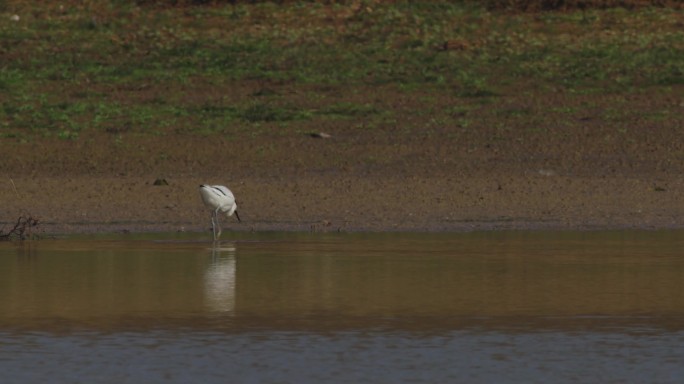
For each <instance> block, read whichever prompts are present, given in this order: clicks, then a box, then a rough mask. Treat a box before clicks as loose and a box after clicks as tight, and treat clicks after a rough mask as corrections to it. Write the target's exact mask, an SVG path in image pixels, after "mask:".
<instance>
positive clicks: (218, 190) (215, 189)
mask: <svg viewBox="0 0 684 384" xmlns="http://www.w3.org/2000/svg"><path fill="white" fill-rule="evenodd" d="M211 189H213V190H214V191H216V192H218V193H220V194H222V195H223V196H228V195H226V193H225V192H223V191H222V190H221V189H220V188H216V187H211Z"/></svg>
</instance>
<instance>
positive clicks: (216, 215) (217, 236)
mask: <svg viewBox="0 0 684 384" xmlns="http://www.w3.org/2000/svg"><path fill="white" fill-rule="evenodd" d="M218 211H219V209H218V208H216V210H215V211H214V217H216V226H217V227H218V235H216V236H215V237H214V240H216V239H218V238H219V237H221V223H220V222H219V215H218Z"/></svg>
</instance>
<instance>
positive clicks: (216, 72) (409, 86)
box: [0, 0, 684, 140]
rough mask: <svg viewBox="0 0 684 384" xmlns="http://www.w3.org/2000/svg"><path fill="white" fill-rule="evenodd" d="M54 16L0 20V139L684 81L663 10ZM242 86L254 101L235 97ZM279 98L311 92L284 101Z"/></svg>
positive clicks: (683, 65)
mask: <svg viewBox="0 0 684 384" xmlns="http://www.w3.org/2000/svg"><path fill="white" fill-rule="evenodd" d="M62 4H64V7H63V8H62V9H60V8H59V7H58V5H52V4H37V5H35V4H34V5H31V4H29V5H24V4H23V3H16V4H14V3H7V4H4V5H3V7H2V9H1V10H0V11H1V12H2V14H0V17H1V18H2V19H3V20H9V15H10V14H14V13H15V12H16V13H18V14H19V13H21V14H22V15H25V16H23V17H22V18H21V20H20V21H18V22H7V21H4V22H2V23H0V60H1V64H0V91H1V92H0V93H1V94H0V119H1V122H2V123H1V124H0V130H2V132H0V133H1V134H2V136H3V137H14V136H17V137H18V136H21V137H26V136H27V135H28V136H30V135H39V136H45V137H56V138H60V139H68V140H77V139H78V138H79V133H82V132H84V131H88V130H94V131H107V132H115V133H122V132H138V133H142V134H167V133H183V134H192V133H193V132H194V133H199V134H212V133H214V132H222V133H226V131H230V129H231V126H240V127H244V125H245V124H246V125H250V124H283V123H285V124H286V123H288V122H297V121H325V120H339V119H340V118H346V119H366V118H369V117H372V116H377V115H383V114H384V118H383V119H384V120H391V119H388V118H387V117H388V116H393V115H395V114H396V113H397V111H392V110H388V109H387V107H382V106H378V105H377V103H376V102H375V101H374V100H373V99H372V97H370V96H368V99H364V100H353V101H349V100H336V99H334V98H333V99H332V100H331V99H330V98H329V96H330V95H336V94H345V95H349V94H354V90H355V89H359V90H367V89H369V88H373V87H391V89H393V90H396V92H402V93H404V94H409V95H410V94H413V93H420V94H424V93H426V92H427V93H430V94H432V95H434V96H435V98H436V99H440V98H442V97H445V98H446V97H448V98H456V99H463V102H462V104H463V105H469V104H470V103H472V102H473V101H478V100H485V102H486V100H488V99H492V98H497V97H501V96H505V95H510V94H517V93H520V92H522V91H525V90H535V89H536V90H539V89H542V90H543V89H561V90H563V91H567V92H575V93H594V94H596V93H599V94H608V93H620V92H629V91H630V90H631V89H634V88H636V87H639V88H648V87H662V88H668V87H672V86H679V85H682V84H684V55H682V54H681V52H682V51H683V50H684V31H682V29H681V28H680V25H679V23H681V21H680V19H681V17H680V16H679V15H678V13H677V11H676V10H672V9H667V8H642V9H639V10H637V11H626V10H623V9H609V10H587V11H572V12H550V13H543V14H511V13H499V12H496V11H490V10H488V9H486V8H484V7H482V6H478V5H476V4H477V3H468V2H465V3H461V2H448V1H435V2H424V3H422V2H421V3H414V2H397V3H395V4H384V3H379V2H368V3H363V2H362V3H360V4H361V5H359V6H356V5H354V4H346V5H345V4H331V5H323V4H319V3H310V2H287V3H286V4H283V5H277V4H272V3H263V4H237V5H234V6H233V5H228V4H226V5H217V6H207V7H202V6H196V7H178V8H174V7H155V6H152V5H149V6H141V7H140V6H136V5H134V3H133V2H131V3H126V2H121V1H113V0H112V1H111V2H107V1H103V2H99V3H97V4H91V3H88V4H87V5H80V4H81V3H76V2H68V1H67V2H62ZM236 84H253V86H252V88H254V89H252V90H251V91H249V92H242V93H239V92H235V93H233V92H231V88H233V87H234V86H235V85H236ZM284 87H289V88H290V89H292V88H297V87H301V89H305V90H306V92H305V94H304V95H302V96H300V97H298V98H297V100H295V101H289V100H287V97H288V96H287V94H286V93H281V92H280V91H279V89H282V88H284ZM274 89H275V90H274ZM357 94H358V93H357ZM363 97H365V96H361V97H357V99H358V98H360V99H363ZM326 100H327V101H326ZM321 103H323V104H324V105H321ZM402 113H410V112H407V111H402ZM415 113H419V112H415ZM383 119H380V120H383ZM458 119H459V120H461V121H466V120H464V118H463V117H458ZM376 120H377V119H376ZM468 120H469V119H468ZM236 129H237V128H236Z"/></svg>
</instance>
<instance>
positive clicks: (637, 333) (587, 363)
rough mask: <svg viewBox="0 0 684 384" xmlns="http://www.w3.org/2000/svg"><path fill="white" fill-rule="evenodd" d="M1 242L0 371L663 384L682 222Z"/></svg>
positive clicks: (673, 342) (675, 367)
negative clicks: (217, 239) (658, 227)
mask: <svg viewBox="0 0 684 384" xmlns="http://www.w3.org/2000/svg"><path fill="white" fill-rule="evenodd" d="M224 237H225V238H230V241H229V240H223V241H222V242H221V243H220V244H217V245H216V246H214V245H212V243H211V242H210V241H208V240H207V238H206V236H204V235H199V234H173V235H159V234H158V235H140V236H138V235H136V236H131V235H121V236H91V237H78V236H71V237H66V238H60V239H48V240H41V241H33V242H25V243H3V244H0V372H2V382H3V383H26V382H88V383H98V382H101V383H124V382H147V383H154V382H164V383H186V382H190V381H191V380H192V381H193V382H202V383H225V382H241V383H246V382H248V383H271V382H273V383H289V382H292V383H306V382H349V383H358V382H395V383H397V382H418V383H434V382H470V383H479V382H482V383H485V382H486V383H491V382H526V383H528V382H556V383H559V382H561V383H563V382H565V383H588V382H596V383H606V382H627V383H631V382H634V383H643V382H658V383H668V382H672V383H674V382H679V381H680V378H681V377H684V365H682V364H681V362H682V361H683V360H684V254H683V253H682V250H683V249H684V248H683V246H684V232H683V231H662V232H648V231H622V232H577V233H573V232H488V233H459V234H325V235H323V234H293V233H287V234H282V233H238V234H230V233H226V234H224Z"/></svg>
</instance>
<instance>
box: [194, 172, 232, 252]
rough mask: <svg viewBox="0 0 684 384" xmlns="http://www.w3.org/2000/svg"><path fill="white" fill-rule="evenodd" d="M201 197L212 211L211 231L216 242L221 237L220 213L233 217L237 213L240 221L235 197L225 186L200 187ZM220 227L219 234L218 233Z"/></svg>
mask: <svg viewBox="0 0 684 384" xmlns="http://www.w3.org/2000/svg"><path fill="white" fill-rule="evenodd" d="M200 196H202V201H203V202H204V205H206V206H207V208H209V209H211V230H212V231H213V232H214V240H217V239H218V238H219V237H220V236H221V224H220V223H219V218H218V212H219V211H221V212H222V213H224V212H225V213H226V215H228V216H231V215H232V214H233V212H235V217H237V219H238V221H240V215H238V212H237V204H236V203H235V196H233V192H231V191H230V189H228V188H226V187H224V186H223V185H200ZM216 227H218V233H216Z"/></svg>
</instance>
